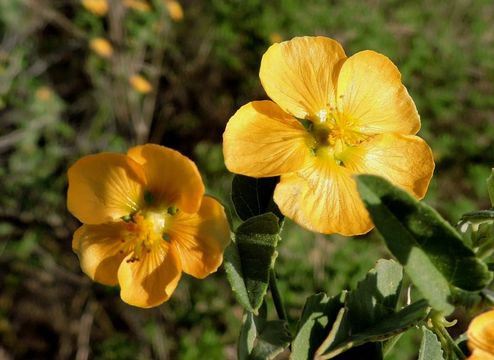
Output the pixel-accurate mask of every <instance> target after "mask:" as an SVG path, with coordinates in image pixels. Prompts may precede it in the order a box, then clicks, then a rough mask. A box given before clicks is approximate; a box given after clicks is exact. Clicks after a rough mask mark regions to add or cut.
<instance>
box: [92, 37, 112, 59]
mask: <svg viewBox="0 0 494 360" xmlns="http://www.w3.org/2000/svg"><path fill="white" fill-rule="evenodd" d="M89 47H90V48H91V50H93V51H94V52H95V53H96V54H98V55H99V56H101V57H104V58H107V59H109V58H110V57H111V56H112V55H113V47H112V46H111V44H110V43H109V42H108V40H106V39H104V38H101V37H98V38H94V39H91V41H89Z"/></svg>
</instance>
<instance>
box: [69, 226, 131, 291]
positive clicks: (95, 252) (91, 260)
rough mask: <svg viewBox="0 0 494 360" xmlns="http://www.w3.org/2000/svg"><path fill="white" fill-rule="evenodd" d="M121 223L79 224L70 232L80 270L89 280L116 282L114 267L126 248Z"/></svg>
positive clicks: (122, 257) (121, 259) (116, 269)
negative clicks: (72, 232) (79, 225)
mask: <svg viewBox="0 0 494 360" xmlns="http://www.w3.org/2000/svg"><path fill="white" fill-rule="evenodd" d="M124 227H125V223H123V222H115V223H107V224H101V225H82V226H81V227H80V228H79V229H77V230H76V232H75V233H74V237H73V239H72V249H73V250H74V252H75V253H76V254H77V256H78V257H79V261H80V263H81V269H82V271H84V273H86V275H87V276H89V277H90V278H91V279H92V280H94V281H97V282H99V283H102V284H105V285H116V284H117V283H118V279H117V271H118V267H119V266H120V263H121V262H122V261H123V259H124V258H125V257H126V256H127V254H128V253H129V251H130V249H129V246H128V245H129V244H128V243H126V242H124V238H123V231H124V230H125V228H124Z"/></svg>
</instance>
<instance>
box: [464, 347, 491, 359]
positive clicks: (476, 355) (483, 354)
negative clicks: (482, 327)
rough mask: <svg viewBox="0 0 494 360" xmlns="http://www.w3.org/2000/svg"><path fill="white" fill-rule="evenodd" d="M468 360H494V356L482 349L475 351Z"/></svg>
mask: <svg viewBox="0 0 494 360" xmlns="http://www.w3.org/2000/svg"><path fill="white" fill-rule="evenodd" d="M467 360H494V354H492V353H489V352H487V351H483V350H481V349H474V350H473V352H472V355H470V356H469V357H468V359H467Z"/></svg>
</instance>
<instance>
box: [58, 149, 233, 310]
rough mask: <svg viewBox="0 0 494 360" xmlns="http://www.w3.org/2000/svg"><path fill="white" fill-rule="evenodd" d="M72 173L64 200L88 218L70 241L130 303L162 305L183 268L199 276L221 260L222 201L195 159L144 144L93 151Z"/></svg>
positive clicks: (224, 240) (225, 233)
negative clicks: (210, 191) (207, 191)
mask: <svg viewBox="0 0 494 360" xmlns="http://www.w3.org/2000/svg"><path fill="white" fill-rule="evenodd" d="M68 179H69V188H68V193H67V207H68V209H69V211H70V212H71V213H72V214H73V215H74V216H75V217H77V218H78V219H79V220H80V221H81V222H82V223H83V225H82V226H81V227H80V228H79V229H77V231H76V232H75V233H74V237H73V241H72V247H73V249H74V251H75V252H76V253H77V255H78V256H79V259H80V263H81V268H82V270H83V271H84V272H85V273H86V274H87V275H88V276H89V277H90V278H91V279H93V280H94V281H97V282H100V283H102V284H106V285H117V284H119V285H120V289H121V291H120V296H121V298H122V300H123V301H125V302H127V303H128V304H131V305H134V306H138V307H143V308H147V307H153V306H157V305H159V304H161V303H163V302H164V301H166V300H167V299H168V298H169V297H170V296H171V294H172V293H173V292H174V290H175V288H176V286H177V284H178V281H179V279H180V277H181V274H182V271H183V272H185V273H187V274H189V275H192V276H194V277H196V278H200V279H202V278H204V277H206V276H207V275H209V274H210V273H212V272H215V271H216V270H217V269H218V267H219V266H220V265H221V263H222V261H223V251H224V249H225V247H226V245H227V244H228V242H229V237H230V232H229V226H228V222H227V219H226V216H225V212H224V209H223V206H222V205H221V204H220V203H219V202H218V201H216V200H215V199H213V198H211V197H208V196H204V185H203V183H202V179H201V176H200V174H199V172H198V170H197V167H196V166H195V164H194V163H193V162H192V161H191V160H189V159H188V158H187V157H185V156H183V155H182V154H180V153H179V152H177V151H175V150H172V149H169V148H166V147H163V146H159V145H152V144H146V145H142V146H137V147H134V148H131V149H130V150H129V151H128V153H127V155H124V154H117V153H99V154H95V155H89V156H85V157H83V158H81V159H80V160H78V161H77V162H76V163H75V164H74V165H72V167H70V169H69V170H68Z"/></svg>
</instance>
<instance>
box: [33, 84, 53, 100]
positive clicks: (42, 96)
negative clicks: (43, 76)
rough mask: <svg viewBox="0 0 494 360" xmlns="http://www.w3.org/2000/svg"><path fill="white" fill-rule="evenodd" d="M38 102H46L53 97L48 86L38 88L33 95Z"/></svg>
mask: <svg viewBox="0 0 494 360" xmlns="http://www.w3.org/2000/svg"><path fill="white" fill-rule="evenodd" d="M35 96H36V98H37V99H38V100H40V101H43V102H46V101H48V100H50V99H51V98H52V96H53V91H52V89H50V88H49V87H48V86H40V87H39V88H38V89H37V90H36V93H35Z"/></svg>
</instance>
